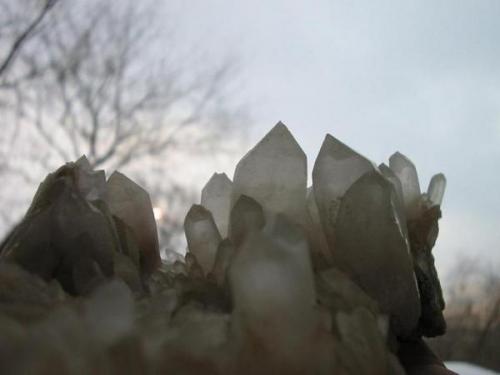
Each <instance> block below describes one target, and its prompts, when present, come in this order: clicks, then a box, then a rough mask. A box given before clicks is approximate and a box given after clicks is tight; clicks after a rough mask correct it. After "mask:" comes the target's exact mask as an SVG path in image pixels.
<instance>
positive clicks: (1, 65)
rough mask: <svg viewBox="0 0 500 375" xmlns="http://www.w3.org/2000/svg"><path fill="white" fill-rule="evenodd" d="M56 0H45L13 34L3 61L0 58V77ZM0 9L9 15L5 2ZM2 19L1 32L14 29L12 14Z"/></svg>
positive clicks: (0, 4) (0, 5)
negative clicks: (25, 23)
mask: <svg viewBox="0 0 500 375" xmlns="http://www.w3.org/2000/svg"><path fill="white" fill-rule="evenodd" d="M57 2H58V0H45V1H44V3H43V4H42V6H41V9H40V10H39V11H38V14H36V16H35V17H34V18H33V19H32V20H29V21H28V23H27V25H26V26H23V28H22V29H21V30H20V31H19V32H17V33H15V35H13V37H12V39H13V40H12V41H11V42H10V46H8V47H7V53H6V55H5V57H4V58H3V61H1V60H0V77H2V76H4V75H5V72H6V71H7V70H8V69H9V67H10V65H11V64H12V63H13V61H14V60H15V58H16V56H17V55H18V53H19V51H20V50H21V48H22V47H23V45H24V44H25V43H26V42H27V41H28V39H29V38H30V37H31V36H32V35H33V34H34V33H35V31H36V29H37V27H38V26H39V24H40V23H41V22H42V20H43V19H44V18H45V16H46V15H47V13H48V12H49V11H50V10H51V9H52V7H53V6H54V5H55V4H56V3H57ZM0 10H1V11H2V13H3V14H4V17H5V15H7V17H9V16H11V12H10V8H9V7H8V6H7V3H5V2H2V3H0ZM2 21H3V22H2V24H1V25H0V26H1V29H0V30H1V31H2V34H5V33H6V32H7V31H8V29H11V32H12V29H15V27H13V26H14V23H15V22H16V20H15V18H13V17H12V16H11V17H10V18H7V19H4V20H2ZM2 34H0V35H2Z"/></svg>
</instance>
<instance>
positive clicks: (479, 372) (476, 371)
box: [445, 362, 500, 375]
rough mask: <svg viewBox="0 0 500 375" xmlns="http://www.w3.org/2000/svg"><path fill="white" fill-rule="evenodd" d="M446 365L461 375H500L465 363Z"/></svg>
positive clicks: (447, 363)
mask: <svg viewBox="0 0 500 375" xmlns="http://www.w3.org/2000/svg"><path fill="white" fill-rule="evenodd" d="M445 365H446V367H448V369H450V370H451V371H455V372H456V373H457V374H459V375H500V374H499V373H498V372H495V371H491V370H487V369H485V368H482V367H479V366H476V365H471V364H470V363H465V362H446V363H445Z"/></svg>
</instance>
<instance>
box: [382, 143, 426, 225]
mask: <svg viewBox="0 0 500 375" xmlns="http://www.w3.org/2000/svg"><path fill="white" fill-rule="evenodd" d="M389 166H390V168H391V169H392V170H393V172H394V174H395V175H396V176H398V178H399V180H400V181H401V188H402V190H403V200H404V205H405V208H406V215H407V218H408V219H412V218H414V217H415V216H416V215H418V203H419V200H420V185H419V182H418V174H417V169H416V168H415V165H414V164H413V163H412V161H411V160H410V159H408V158H407V157H406V156H405V155H403V154H401V153H400V152H395V153H394V154H393V155H392V156H391V157H390V158H389Z"/></svg>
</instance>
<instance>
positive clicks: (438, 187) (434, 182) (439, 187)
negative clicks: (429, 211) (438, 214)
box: [427, 173, 446, 206]
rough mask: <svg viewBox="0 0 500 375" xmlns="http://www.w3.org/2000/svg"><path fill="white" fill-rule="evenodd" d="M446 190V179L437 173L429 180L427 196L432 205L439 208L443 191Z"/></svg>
mask: <svg viewBox="0 0 500 375" xmlns="http://www.w3.org/2000/svg"><path fill="white" fill-rule="evenodd" d="M445 189H446V177H445V176H444V174H442V173H438V174H436V175H434V176H432V178H431V182H430V183H429V187H428V188H427V196H428V198H429V200H430V201H431V202H432V204H433V205H436V206H440V205H441V203H442V202H443V196H444V191H445Z"/></svg>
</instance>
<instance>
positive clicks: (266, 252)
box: [229, 215, 315, 365]
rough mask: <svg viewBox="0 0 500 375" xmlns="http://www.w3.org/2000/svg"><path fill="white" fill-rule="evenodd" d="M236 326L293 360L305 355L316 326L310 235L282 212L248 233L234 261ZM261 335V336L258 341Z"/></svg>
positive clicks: (243, 338) (246, 340) (246, 338)
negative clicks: (307, 238) (260, 229)
mask: <svg viewBox="0 0 500 375" xmlns="http://www.w3.org/2000/svg"><path fill="white" fill-rule="evenodd" d="M229 279H230V285H231V290H232V295H233V301H234V312H233V329H234V330H235V335H236V336H237V337H238V338H239V341H240V345H242V346H243V348H245V347H246V346H247V345H252V344H251V343H252V341H253V342H254V343H255V344H254V345H259V347H262V350H264V351H265V352H266V353H268V352H269V351H271V352H272V354H273V356H276V357H277V358H279V359H280V360H281V361H285V363H288V364H289V365H292V364H293V363H295V361H296V360H297V359H298V358H302V356H303V355H304V354H303V353H301V351H302V350H303V349H304V346H303V345H301V342H304V341H303V340H307V338H308V336H309V335H310V334H311V330H312V329H313V327H314V318H315V315H314V314H313V311H314V310H313V307H314V305H315V292H314V282H313V274H312V268H311V264H310V260H309V252H308V246H307V241H306V238H305V237H304V236H303V235H302V234H301V231H300V229H297V228H296V227H294V226H293V225H291V224H290V223H289V222H288V221H287V220H286V218H285V217H284V216H282V215H278V216H277V217H276V218H275V219H274V220H273V221H272V222H271V223H268V225H267V226H266V228H265V229H264V231H263V232H253V233H252V234H250V235H249V236H248V237H247V239H246V241H245V242H244V244H243V245H242V247H241V248H240V249H239V251H238V253H237V254H236V255H235V258H234V260H233V262H232V264H231V267H230V270H229ZM255 340H257V341H255Z"/></svg>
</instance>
